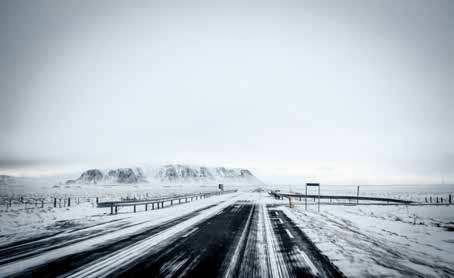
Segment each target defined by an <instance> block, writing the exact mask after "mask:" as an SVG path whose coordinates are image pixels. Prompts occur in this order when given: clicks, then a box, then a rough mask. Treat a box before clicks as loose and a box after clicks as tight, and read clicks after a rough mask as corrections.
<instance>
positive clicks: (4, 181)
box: [0, 175, 16, 185]
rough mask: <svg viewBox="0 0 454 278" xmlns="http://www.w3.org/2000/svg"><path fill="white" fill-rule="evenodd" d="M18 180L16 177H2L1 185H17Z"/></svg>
mask: <svg viewBox="0 0 454 278" xmlns="http://www.w3.org/2000/svg"><path fill="white" fill-rule="evenodd" d="M15 182H16V180H15V178H14V177H11V176H7V175H0V185H9V184H13V183H15Z"/></svg>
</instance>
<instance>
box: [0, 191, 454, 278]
mask: <svg viewBox="0 0 454 278" xmlns="http://www.w3.org/2000/svg"><path fill="white" fill-rule="evenodd" d="M144 186H145V185H139V186H137V187H132V188H131V187H129V188H122V189H123V190H121V189H120V187H104V186H103V187H102V188H101V189H100V188H97V189H92V188H91V187H93V185H91V187H89V188H88V189H87V190H88V191H90V190H100V191H103V192H105V193H109V192H110V191H109V190H110V189H112V188H114V189H113V190H114V192H113V193H112V194H115V195H114V196H115V198H118V197H120V196H124V194H125V193H126V194H137V196H139V195H140V194H139V193H138V191H135V190H142V189H148V191H143V193H142V194H146V193H148V194H150V195H154V196H159V195H161V194H163V195H165V194H174V193H183V192H184V190H183V188H184V187H181V186H179V187H178V190H170V191H169V193H166V192H165V190H161V189H163V188H164V187H162V188H161V189H160V188H159V187H158V188H157V190H156V191H154V192H153V190H150V188H149V187H144ZM81 188H82V187H81ZM202 188H203V189H205V190H206V189H207V188H206V187H198V188H196V187H190V188H188V187H186V188H184V189H189V190H188V191H186V192H194V191H199V190H198V189H202ZM410 188H411V187H410ZM54 189H55V188H54ZM57 189H58V190H63V189H64V188H57ZM117 189H118V191H115V190H117ZM125 189H128V190H125ZM210 189H213V188H210ZM283 189H285V188H283ZM338 189H339V188H338ZM341 189H342V188H341ZM348 189H349V190H350V189H352V187H349V188H348ZM46 190H49V191H46V194H51V192H52V191H51V190H50V189H46ZM339 190H340V189H339ZM200 191H202V190H200ZM295 191H296V190H295ZM388 191H389V192H393V189H389V190H388ZM429 191H430V192H432V194H434V196H435V194H446V193H447V192H450V189H449V188H448V189H446V188H441V189H440V188H438V189H431V190H425V191H424V192H429ZM76 192H77V190H75V191H74V193H76ZM97 192H99V191H97ZM133 192H134V193H133ZM380 192H382V191H378V193H376V194H380ZM394 192H399V193H398V194H402V189H398V190H394ZM409 192H410V193H409ZM411 192H413V191H412V190H408V188H407V193H405V194H410V195H411ZM66 194H72V193H66ZM343 194H345V193H343ZM339 195H340V194H339ZM410 195H409V196H410ZM417 196H422V195H418V194H417ZM392 197H396V196H392ZM287 204H288V201H287V200H275V199H273V198H271V197H270V196H268V195H267V194H266V193H264V192H261V193H260V192H250V191H247V190H243V191H240V192H238V193H234V194H226V195H223V196H213V197H210V198H207V199H202V200H197V201H194V202H191V203H187V204H181V205H175V206H172V207H166V208H164V209H160V210H153V211H147V212H145V211H143V208H139V209H138V212H137V213H131V212H130V209H128V208H124V209H122V210H120V213H119V214H118V215H109V214H108V210H107V209H106V208H97V207H96V205H95V202H94V200H93V199H92V200H91V201H89V202H82V203H80V204H79V205H72V206H71V207H61V208H59V207H57V208H53V207H45V208H39V207H32V208H29V209H21V208H20V207H16V208H14V207H13V208H8V209H2V210H1V211H0V212H1V213H0V277H2V276H5V275H9V274H13V273H22V274H23V275H34V276H35V275H36V276H41V275H48V276H49V275H50V276H58V275H75V276H77V275H79V274H80V275H86V276H87V277H90V276H92V277H95V276H104V275H109V273H113V272H115V271H120V272H119V273H123V274H124V275H125V276H128V275H137V276H140V275H144V274H147V273H148V274H149V273H154V274H156V275H157V276H159V275H161V276H166V275H168V276H178V275H184V274H188V275H190V274H191V275H198V274H201V273H205V274H207V273H209V274H210V275H212V276H216V275H221V274H222V275H225V276H226V277H227V276H228V277H242V276H248V275H249V277H300V276H304V275H306V276H311V275H317V274H318V275H320V276H322V277H338V276H339V275H340V272H342V273H343V274H345V275H347V276H349V277H367V276H372V277H376V276H412V277H414V276H419V277H451V276H454V267H453V265H454V232H453V229H454V206H434V205H418V206H405V205H390V206H384V205H371V204H360V205H358V206H355V205H341V204H329V203H327V202H325V203H322V205H321V212H320V213H318V212H317V211H316V207H315V206H314V204H313V203H312V202H310V204H309V210H308V211H306V210H305V209H304V206H302V204H301V203H299V204H298V203H297V206H296V207H295V208H289V207H288V206H287ZM128 210H129V212H128ZM323 255H326V257H325V256H323ZM106 266H108V267H106ZM158 274H159V275H158ZM120 276H121V275H120Z"/></svg>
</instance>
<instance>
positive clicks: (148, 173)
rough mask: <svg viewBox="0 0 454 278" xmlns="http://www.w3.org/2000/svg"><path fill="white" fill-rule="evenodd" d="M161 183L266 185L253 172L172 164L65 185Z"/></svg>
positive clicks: (101, 173)
mask: <svg viewBox="0 0 454 278" xmlns="http://www.w3.org/2000/svg"><path fill="white" fill-rule="evenodd" d="M146 182H160V183H227V184H230V183H236V184H244V183H246V184H254V185H260V184H263V183H262V182H261V181H260V180H259V179H257V178H256V177H255V176H254V175H253V174H252V173H251V171H249V170H248V169H241V168H226V167H205V166H190V165H182V164H169V165H164V166H161V167H157V168H146V169H142V168H140V167H135V168H117V169H104V170H101V169H90V170H86V171H84V172H83V173H82V174H81V175H80V177H79V178H77V179H75V180H68V181H66V184H112V183H113V184H134V183H146Z"/></svg>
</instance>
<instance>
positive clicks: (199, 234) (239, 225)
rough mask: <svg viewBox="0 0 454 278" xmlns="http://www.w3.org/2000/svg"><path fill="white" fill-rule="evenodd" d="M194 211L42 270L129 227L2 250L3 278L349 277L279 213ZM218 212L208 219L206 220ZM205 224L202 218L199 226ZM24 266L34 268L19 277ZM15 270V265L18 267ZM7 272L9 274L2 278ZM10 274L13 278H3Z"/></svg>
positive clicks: (252, 208)
mask: <svg viewBox="0 0 454 278" xmlns="http://www.w3.org/2000/svg"><path fill="white" fill-rule="evenodd" d="M215 208H216V205H213V206H208V207H205V208H203V209H200V210H197V211H193V212H191V213H188V214H186V215H184V216H183V217H179V218H176V219H172V220H171V221H167V222H165V223H163V224H160V225H158V226H153V227H149V228H147V229H143V230H140V232H137V233H135V234H132V235H131V234H128V235H127V236H124V237H121V238H115V239H114V240H110V241H106V242H105V243H100V244H97V245H96V246H90V247H89V248H87V249H85V250H82V251H74V252H71V253H70V254H66V255H62V256H60V257H58V258H55V259H50V260H47V261H45V263H38V262H35V265H33V264H32V263H34V261H33V260H35V259H36V258H40V256H46V254H47V253H46V252H51V251H53V252H58V250H60V249H59V248H62V247H65V248H71V246H73V245H74V246H75V245H76V244H78V243H79V244H80V243H81V242H82V243H83V242H84V241H86V240H88V239H91V238H96V237H97V236H100V235H105V233H107V232H112V231H118V230H121V229H124V228H125V227H124V226H125V224H124V223H123V222H122V221H118V222H112V223H108V225H109V228H108V229H106V227H105V225H104V226H102V227H100V228H99V229H97V228H96V227H91V228H90V229H89V230H84V229H81V230H75V231H74V232H73V233H71V234H70V235H65V236H61V237H57V238H56V237H55V235H52V236H49V238H46V237H42V238H35V239H30V240H28V241H23V242H16V243H15V244H11V245H8V246H3V247H2V248H0V276H12V277H32V276H33V277H104V276H109V277H132V276H134V277H145V276H146V277H343V275H342V273H340V272H339V270H338V269H337V268H336V267H335V266H333V264H332V263H331V262H330V261H329V259H328V258H326V257H325V256H323V255H322V254H321V253H320V251H319V250H318V249H317V248H316V247H315V246H314V244H313V243H312V242H311V241H310V240H309V239H308V238H307V237H306V235H305V234H304V233H303V232H302V231H301V230H300V229H299V228H298V227H297V226H296V225H295V224H294V223H293V222H292V221H291V220H290V219H289V218H288V217H287V216H286V215H285V214H284V213H283V212H282V211H281V210H278V209H276V208H275V207H273V206H266V205H264V204H257V203H254V202H250V201H238V202H235V203H233V204H229V205H226V206H225V207H223V208H222V209H219V210H218V211H215V210H214V209H215ZM210 211H213V213H212V214H210V215H209V217H205V218H203V213H208V212H210ZM199 218H200V219H199ZM21 260H27V263H29V264H31V265H33V267H28V268H27V267H24V268H23V269H19V270H18V271H15V272H13V273H11V271H10V272H7V271H6V270H7V269H14V268H12V267H11V268H8V267H9V266H16V265H18V266H20V263H21ZM14 264H15V265H14ZM2 270H3V272H2ZM2 273H3V274H6V275H2Z"/></svg>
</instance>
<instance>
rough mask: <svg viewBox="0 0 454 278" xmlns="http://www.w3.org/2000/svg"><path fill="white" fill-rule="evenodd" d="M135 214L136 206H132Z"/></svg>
mask: <svg viewBox="0 0 454 278" xmlns="http://www.w3.org/2000/svg"><path fill="white" fill-rule="evenodd" d="M135 212H136V205H134V213H135Z"/></svg>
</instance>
